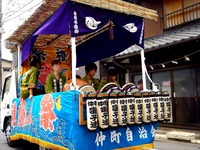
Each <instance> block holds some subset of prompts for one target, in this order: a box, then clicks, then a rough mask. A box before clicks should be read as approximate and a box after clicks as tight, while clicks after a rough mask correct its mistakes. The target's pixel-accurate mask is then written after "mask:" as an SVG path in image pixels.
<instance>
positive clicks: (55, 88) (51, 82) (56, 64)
mask: <svg viewBox="0 0 200 150" xmlns="http://www.w3.org/2000/svg"><path fill="white" fill-rule="evenodd" d="M51 66H52V73H51V74H50V75H48V77H47V79H46V84H45V92H46V94H48V93H54V92H62V91H63V87H64V84H65V82H66V78H65V77H64V76H63V75H61V74H60V71H61V62H60V61H59V60H53V61H52V62H51Z"/></svg>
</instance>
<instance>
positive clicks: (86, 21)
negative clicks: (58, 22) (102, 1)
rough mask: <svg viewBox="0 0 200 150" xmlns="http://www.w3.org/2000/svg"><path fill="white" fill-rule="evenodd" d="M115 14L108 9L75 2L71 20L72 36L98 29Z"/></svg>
mask: <svg viewBox="0 0 200 150" xmlns="http://www.w3.org/2000/svg"><path fill="white" fill-rule="evenodd" d="M113 14H114V13H113V12H111V11H108V10H102V9H99V8H94V7H91V6H87V5H82V4H78V3H76V4H73V5H72V17H71V20H70V25H71V34H72V36H73V37H74V36H80V35H85V34H87V33H91V32H94V31H97V30H98V29H100V28H102V27H103V26H105V25H106V24H107V23H108V22H109V20H110V19H111V17H112V16H113Z"/></svg>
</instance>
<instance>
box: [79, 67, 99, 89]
mask: <svg viewBox="0 0 200 150" xmlns="http://www.w3.org/2000/svg"><path fill="white" fill-rule="evenodd" d="M85 72H86V75H85V76H84V77H83V78H82V80H84V81H86V82H87V83H88V84H90V85H92V86H93V87H94V89H95V90H96V91H97V92H98V91H99V88H100V83H99V81H98V80H97V79H95V78H94V76H95V74H96V72H97V65H96V64H95V63H90V64H87V65H86V66H85Z"/></svg>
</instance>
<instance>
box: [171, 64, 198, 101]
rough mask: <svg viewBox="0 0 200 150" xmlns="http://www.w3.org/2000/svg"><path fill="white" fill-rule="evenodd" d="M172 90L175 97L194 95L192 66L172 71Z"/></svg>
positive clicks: (194, 82) (194, 84) (194, 79)
mask: <svg viewBox="0 0 200 150" xmlns="http://www.w3.org/2000/svg"><path fill="white" fill-rule="evenodd" d="M174 92H175V97H195V96H196V77H195V69H194V68H187V69H180V70H175V71H174Z"/></svg>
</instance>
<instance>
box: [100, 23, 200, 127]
mask: <svg viewBox="0 0 200 150" xmlns="http://www.w3.org/2000/svg"><path fill="white" fill-rule="evenodd" d="M199 27H200V24H199V23H198V22H196V23H193V24H189V25H187V26H184V27H181V28H178V29H174V30H170V31H168V32H165V33H164V34H162V35H160V36H157V37H153V38H149V39H146V40H145V58H146V60H145V62H146V65H147V70H148V74H149V76H150V78H151V79H152V81H153V82H154V83H157V84H158V86H159V88H160V90H162V91H168V93H169V94H170V97H171V101H172V110H173V116H172V118H171V120H170V121H169V122H168V123H167V124H163V125H164V126H170V127H178V128H190V129H200V60H199V58H200V49H199V47H200V41H199V39H200V36H199V34H200V31H199ZM140 59H141V58H140V49H139V48H138V47H137V46H135V45H134V46H132V47H131V48H129V49H126V50H125V51H124V52H122V53H120V54H118V55H116V57H115V58H114V59H113V58H112V59H109V60H106V61H104V62H102V63H104V64H105V63H106V64H107V65H109V64H110V65H115V66H119V65H120V66H121V68H120V67H119V68H118V69H119V72H123V71H124V70H125V69H124V68H126V72H125V73H124V77H126V79H123V81H122V83H123V82H126V81H128V80H129V81H131V82H133V83H135V84H136V85H137V84H138V81H139V80H140V79H142V71H141V69H140V66H141V64H140V61H139V60H140ZM111 60H113V61H112V63H110V62H111ZM127 74H128V76H127ZM127 78H128V79H127ZM119 79H120V81H121V80H122V78H121V77H120V76H119ZM147 88H148V89H152V83H151V82H150V81H149V80H148V78H147ZM161 125H162V124H161Z"/></svg>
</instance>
